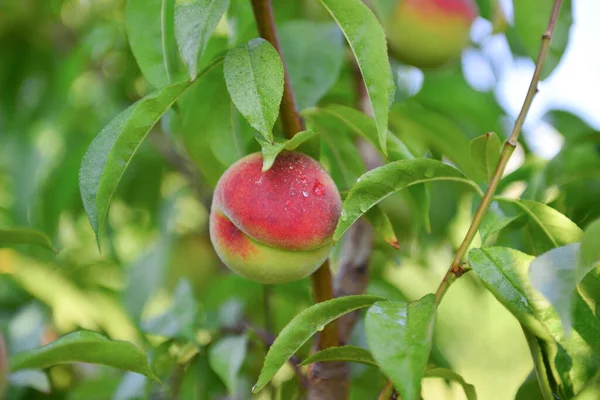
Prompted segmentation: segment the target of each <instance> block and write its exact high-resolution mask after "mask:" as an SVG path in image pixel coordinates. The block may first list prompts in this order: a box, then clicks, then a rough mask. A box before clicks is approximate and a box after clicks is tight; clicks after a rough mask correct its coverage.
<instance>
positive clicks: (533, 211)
mask: <svg viewBox="0 0 600 400" xmlns="http://www.w3.org/2000/svg"><path fill="white" fill-rule="evenodd" d="M497 200H498V201H503V202H507V203H511V204H513V205H515V206H516V207H517V208H518V209H520V210H522V211H523V212H524V213H525V214H527V216H528V217H529V219H530V221H531V223H532V224H534V225H535V226H536V227H538V228H539V230H540V232H541V234H540V235H536V236H535V237H534V239H536V242H535V247H536V250H538V251H539V252H540V253H544V252H545V251H547V250H550V249H551V248H554V247H559V246H564V245H566V244H569V243H574V242H578V241H580V240H581V237H582V236H583V231H582V230H581V228H579V227H578V226H577V224H575V223H574V222H573V221H571V220H570V219H569V218H567V217H566V216H565V215H563V214H561V213H560V212H558V211H556V210H555V209H554V208H552V207H550V206H548V205H546V204H543V203H538V202H536V201H532V200H512V199H506V198H497Z"/></svg>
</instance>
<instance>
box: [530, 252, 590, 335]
mask: <svg viewBox="0 0 600 400" xmlns="http://www.w3.org/2000/svg"><path fill="white" fill-rule="evenodd" d="M579 248H580V245H579V243H572V244H569V245H566V246H562V247H557V248H555V249H552V250H550V251H549V252H547V253H544V254H542V255H541V256H539V257H537V258H535V259H534V260H533V261H532V262H531V266H530V267H529V277H530V279H531V284H532V285H533V286H534V287H535V288H536V289H537V290H538V291H539V292H540V293H542V294H543V295H544V297H546V299H548V301H550V303H551V304H552V306H553V307H554V309H555V310H556V311H557V312H558V315H559V316H560V319H561V321H562V324H563V327H564V329H565V332H566V333H567V334H568V333H569V331H570V330H571V312H572V309H573V304H572V297H573V293H574V292H575V287H576V285H577V284H578V283H579V282H577V281H576V280H575V270H576V268H577V260H578V256H579Z"/></svg>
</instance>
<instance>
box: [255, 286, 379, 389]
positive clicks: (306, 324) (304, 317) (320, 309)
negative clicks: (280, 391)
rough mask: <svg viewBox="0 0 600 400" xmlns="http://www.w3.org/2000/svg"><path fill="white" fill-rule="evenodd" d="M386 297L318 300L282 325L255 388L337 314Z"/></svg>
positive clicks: (267, 380) (265, 380)
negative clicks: (320, 301) (318, 301)
mask: <svg viewBox="0 0 600 400" xmlns="http://www.w3.org/2000/svg"><path fill="white" fill-rule="evenodd" d="M380 300H384V299H383V298H381V297H378V296H367V295H362V296H345V297H338V298H336V299H333V300H328V301H324V302H322V303H317V304H315V305H313V306H311V307H309V308H307V309H306V310H304V311H302V312H301V313H300V314H298V315H297V316H296V317H294V319H292V320H291V321H290V323H289V324H288V325H287V326H286V327H285V328H283V330H282V331H281V333H280V334H279V336H277V338H276V339H275V341H274V342H273V345H272V346H271V347H270V348H269V352H268V353H267V356H266V358H265V362H264V365H263V367H262V370H261V371H260V376H259V377H258V381H257V382H256V384H255V385H254V388H252V392H254V393H256V392H258V391H259V390H261V389H262V388H263V387H265V385H266V384H267V383H269V381H270V380H271V379H272V378H273V376H275V374H276V373H277V371H278V370H279V368H281V367H282V366H283V364H285V363H286V362H287V360H289V359H290V357H291V356H292V355H294V353H295V352H296V351H298V349H299V348H300V347H302V345H303V344H304V343H306V342H307V341H308V339H310V338H311V337H312V336H313V335H314V334H315V333H317V332H319V331H320V330H322V329H323V328H324V327H325V325H327V324H328V323H330V322H331V321H333V320H335V319H337V318H338V317H340V316H342V315H344V314H347V313H349V312H351V311H354V310H358V309H360V308H365V307H369V306H371V305H372V304H373V303H375V302H377V301H380Z"/></svg>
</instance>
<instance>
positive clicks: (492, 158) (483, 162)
mask: <svg viewBox="0 0 600 400" xmlns="http://www.w3.org/2000/svg"><path fill="white" fill-rule="evenodd" d="M469 148H470V150H471V158H472V159H473V163H474V165H475V168H477V171H478V172H479V173H480V174H481V176H482V178H483V180H485V181H486V182H487V183H490V181H491V180H492V176H493V175H494V171H495V170H496V166H497V165H498V161H499V160H500V150H501V149H502V142H501V141H500V138H499V137H498V135H496V133H494V132H491V133H486V134H485V135H482V136H479V137H476V138H475V139H473V140H471V143H469Z"/></svg>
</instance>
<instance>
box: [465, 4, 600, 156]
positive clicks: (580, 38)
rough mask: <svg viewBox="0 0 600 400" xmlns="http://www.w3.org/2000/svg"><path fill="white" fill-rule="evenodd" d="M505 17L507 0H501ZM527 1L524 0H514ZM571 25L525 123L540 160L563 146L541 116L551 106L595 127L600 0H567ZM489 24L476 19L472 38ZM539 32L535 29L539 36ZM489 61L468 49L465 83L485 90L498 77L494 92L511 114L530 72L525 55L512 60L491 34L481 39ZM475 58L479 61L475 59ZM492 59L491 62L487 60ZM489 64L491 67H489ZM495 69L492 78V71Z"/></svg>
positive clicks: (599, 118)
mask: <svg viewBox="0 0 600 400" xmlns="http://www.w3.org/2000/svg"><path fill="white" fill-rule="evenodd" d="M502 1H503V2H504V3H506V4H503V5H505V6H506V7H505V8H506V9H507V12H508V15H509V18H511V15H512V10H511V9H510V7H511V5H510V3H511V1H510V0H509V1H505V0H502ZM518 1H528V0H518ZM572 4H573V20H574V22H573V25H572V27H571V32H570V38H569V43H568V46H567V49H566V51H565V53H564V55H563V58H562V60H561V62H560V64H559V65H558V66H557V68H556V69H555V70H554V72H553V73H552V74H551V75H550V76H549V77H548V78H547V79H546V80H544V81H543V82H540V84H539V86H538V87H539V90H540V91H539V93H538V95H537V96H536V98H535V100H534V102H533V105H532V107H531V110H530V113H529V115H528V118H527V122H526V125H525V131H524V138H525V140H526V141H527V142H528V144H529V145H530V146H531V147H532V150H533V151H534V152H536V153H537V154H538V155H539V156H541V157H544V158H548V159H549V158H552V157H553V156H554V155H555V154H556V153H557V152H558V151H559V150H560V146H561V145H562V137H561V136H560V135H559V134H557V133H556V132H555V131H554V130H553V129H552V128H551V127H550V126H548V125H547V124H545V123H543V122H542V121H541V118H542V117H543V115H544V114H545V113H546V112H547V111H548V110H552V109H564V110H566V111H569V112H571V113H573V114H575V115H577V116H579V117H580V118H582V119H583V120H584V121H586V122H587V123H588V124H590V125H591V126H593V127H594V128H596V129H600V48H599V47H598V43H599V42H600V24H599V22H598V20H599V19H600V0H572ZM489 25H490V24H489V23H487V22H485V21H478V22H477V23H476V24H475V26H474V27H473V32H472V36H473V37H474V39H475V40H477V36H478V35H479V34H482V36H483V33H484V32H485V31H486V30H487V29H491V28H490V26H489ZM541 34H542V32H540V36H541ZM482 48H483V53H484V54H485V56H486V58H487V59H488V65H486V62H484V61H482V59H481V58H482V57H481V55H479V56H478V55H477V54H476V52H474V51H472V52H467V53H466V54H465V55H464V58H463V66H464V67H465V71H466V75H467V78H468V80H469V82H470V83H471V84H472V85H473V86H474V87H476V88H481V89H486V88H487V87H491V86H492V85H493V81H494V80H495V79H498V86H497V89H496V96H497V98H498V101H499V103H500V104H501V105H502V107H503V108H504V109H505V111H506V112H507V114H508V115H510V116H512V117H515V118H516V116H517V114H518V112H519V111H520V109H521V105H522V103H523V99H524V98H525V93H526V92H527V88H528V86H529V82H530V81H531V76H532V75H533V71H534V68H535V66H534V63H533V61H532V60H530V59H513V58H512V56H511V54H510V50H509V48H508V44H507V43H506V40H505V39H504V38H503V37H502V36H501V35H495V36H494V37H492V38H491V39H487V40H486V41H485V42H483V43H482ZM478 57H479V59H478ZM490 60H491V61H492V62H491V65H490V63H489V61H490ZM492 66H493V67H492ZM492 68H493V70H496V77H495V78H494V75H493V72H492V71H493V70H492Z"/></svg>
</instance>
